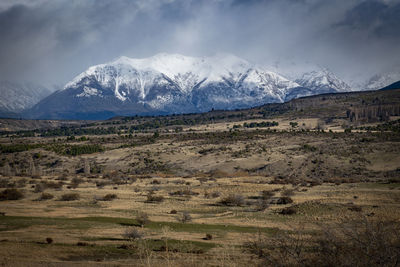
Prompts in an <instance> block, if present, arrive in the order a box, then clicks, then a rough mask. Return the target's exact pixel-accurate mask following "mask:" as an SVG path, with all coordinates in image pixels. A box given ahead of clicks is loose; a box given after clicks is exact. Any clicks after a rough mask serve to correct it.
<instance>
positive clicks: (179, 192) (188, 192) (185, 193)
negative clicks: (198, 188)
mask: <svg viewBox="0 0 400 267" xmlns="http://www.w3.org/2000/svg"><path fill="white" fill-rule="evenodd" d="M198 194H199V193H197V192H194V191H192V190H191V189H190V188H189V187H187V188H185V189H180V190H177V191H174V192H169V195H170V196H196V195H198Z"/></svg>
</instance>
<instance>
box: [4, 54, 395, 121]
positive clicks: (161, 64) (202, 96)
mask: <svg viewBox="0 0 400 267" xmlns="http://www.w3.org/2000/svg"><path fill="white" fill-rule="evenodd" d="M270 69H272V70H274V71H270ZM399 75H400V74H399V73H387V74H382V75H376V76H374V77H372V78H371V79H370V80H369V81H368V84H366V85H364V86H363V87H364V88H365V89H366V90H374V89H378V88H381V87H383V86H385V85H387V84H389V83H392V82H393V81H394V80H396V77H398V76H399ZM0 89H1V91H2V94H1V95H0V116H1V117H23V118H31V119H107V118H110V117H113V116H120V115H122V116H124V115H126V116H132V115H166V114H180V113H198V112H206V111H209V110H212V109H226V110H232V109H241V108H250V107H254V106H259V105H263V104H266V103H282V102H286V101H289V100H291V99H293V98H299V97H303V96H310V95H317V94H324V93H340V92H348V91H352V88H351V87H350V86H349V85H348V84H347V83H345V82H344V81H342V80H341V79H340V78H338V77H337V76H336V75H335V74H334V73H332V72H331V71H329V70H328V69H325V68H321V67H317V66H312V67H308V68H305V69H304V70H303V71H302V72H298V71H297V72H296V73H295V72H293V71H292V72H291V71H290V68H287V69H281V70H280V69H278V68H274V67H271V68H268V67H263V66H259V65H254V64H251V63H249V62H247V61H246V60H244V59H241V58H238V57H236V56H234V55H230V54H217V55H215V56H212V57H188V56H183V55H179V54H166V53H161V54H157V55H155V56H152V57H149V58H143V59H133V58H128V57H120V58H118V59H116V60H114V61H112V62H109V63H105V64H100V65H95V66H92V67H90V68H88V69H87V70H86V71H84V72H82V73H81V74H79V75H78V76H76V77H75V78H74V79H73V80H71V81H70V82H68V83H67V84H66V85H65V86H64V88H62V89H61V90H57V91H55V92H53V93H50V90H49V89H47V88H45V87H43V86H39V85H35V84H32V83H31V84H29V83H21V84H17V83H11V82H0Z"/></svg>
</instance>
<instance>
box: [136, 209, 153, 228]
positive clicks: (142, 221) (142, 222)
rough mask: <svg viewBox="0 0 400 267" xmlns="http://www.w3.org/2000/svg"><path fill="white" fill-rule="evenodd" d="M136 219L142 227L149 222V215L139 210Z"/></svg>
mask: <svg viewBox="0 0 400 267" xmlns="http://www.w3.org/2000/svg"><path fill="white" fill-rule="evenodd" d="M136 221H137V223H138V224H139V225H140V226H141V227H144V226H145V225H146V224H148V223H149V222H150V219H149V215H148V214H147V213H146V212H140V213H139V214H138V215H137V216H136Z"/></svg>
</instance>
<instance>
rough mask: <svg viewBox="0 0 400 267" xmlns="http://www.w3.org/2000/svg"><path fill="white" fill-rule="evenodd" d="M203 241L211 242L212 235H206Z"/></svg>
mask: <svg viewBox="0 0 400 267" xmlns="http://www.w3.org/2000/svg"><path fill="white" fill-rule="evenodd" d="M203 239H204V240H212V239H213V236H212V234H206V237H204V238H203Z"/></svg>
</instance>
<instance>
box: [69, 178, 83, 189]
mask: <svg viewBox="0 0 400 267" xmlns="http://www.w3.org/2000/svg"><path fill="white" fill-rule="evenodd" d="M81 183H83V179H81V178H78V177H74V178H72V180H71V188H78V186H79V185H80V184H81Z"/></svg>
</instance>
